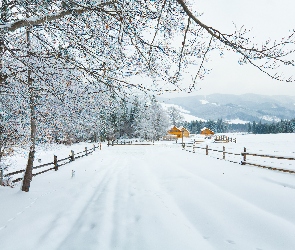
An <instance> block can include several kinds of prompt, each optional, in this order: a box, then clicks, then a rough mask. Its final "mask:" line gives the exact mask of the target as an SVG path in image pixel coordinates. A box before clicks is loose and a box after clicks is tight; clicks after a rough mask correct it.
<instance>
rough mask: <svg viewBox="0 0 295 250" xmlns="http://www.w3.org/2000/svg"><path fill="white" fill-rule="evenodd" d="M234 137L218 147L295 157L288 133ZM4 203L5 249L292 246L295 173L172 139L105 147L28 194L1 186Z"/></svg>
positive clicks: (1, 235) (1, 234)
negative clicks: (185, 146)
mask: <svg viewBox="0 0 295 250" xmlns="http://www.w3.org/2000/svg"><path fill="white" fill-rule="evenodd" d="M230 136H231V137H235V138H237V143H236V144H234V143H227V144H223V145H225V146H226V148H230V147H231V148H232V150H236V151H239V152H241V150H242V149H243V147H247V150H248V149H249V150H250V151H253V152H257V151H259V150H263V152H265V153H272V154H277V155H290V154H291V155H292V154H294V153H293V151H295V149H294V146H295V142H294V141H295V136H294V134H286V135H242V134H238V135H230ZM202 144H209V147H222V146H223V145H222V144H218V145H217V144H216V143H213V142H212V141H210V140H207V141H204V142H203V143H202ZM81 146H82V147H84V145H80V147H79V148H81ZM69 149H72V147H69V148H67V147H62V146H61V147H60V148H59V152H60V153H61V152H63V151H69ZM77 150H78V149H77ZM53 151H54V149H52V152H53ZM52 152H51V153H52ZM39 154H40V156H41V155H42V153H40V152H39ZM68 154H69V152H66V155H68ZM44 155H46V156H48V155H49V154H44ZM15 157H16V156H15ZM48 157H49V156H48ZM44 161H45V160H44ZM42 162H43V159H42ZM72 170H75V172H76V173H75V176H74V177H73V178H72V177H71V175H72ZM0 198H1V206H0V213H1V217H0V242H1V249H13V250H18V249H22V250H23V249H28V250H29V249H38V250H39V249H40V250H42V249H48V250H54V249H60V250H64V249H65V250H67V249H69V250H74V249H77V250H80V249H85V250H90V249H97V250H108V249H124V250H138V249H140V250H145V249H146V250H166V249H169V250H196V249H200V250H207V249H217V250H219V249H221V250H223V249H224V250H227V249H229V250H230V249H238V250H240V249H245V250H249V249H253V250H262V249H264V250H270V249H279V250H282V249H284V250H285V249H286V250H287V249H290V250H291V249H292V250H293V249H295V212H294V211H295V175H292V174H288V173H281V172H278V171H270V170H266V169H261V168H257V167H251V166H247V165H246V166H244V165H239V164H234V163H230V162H228V161H223V160H217V159H215V158H213V157H210V156H206V155H205V154H204V153H203V154H202V153H196V154H193V153H189V152H187V151H185V150H181V147H180V144H175V143H174V142H159V143H156V144H155V145H150V146H135V145H126V146H123V145H119V146H114V147H107V146H106V145H105V144H104V145H103V148H102V150H101V151H98V150H97V151H95V152H94V153H93V154H92V155H90V156H88V157H85V158H81V159H77V160H76V161H75V162H73V163H71V164H68V165H65V166H63V167H61V168H60V169H59V170H58V171H57V172H55V171H51V172H47V173H45V174H42V175H39V176H36V177H35V178H33V181H32V183H31V189H30V192H29V193H24V192H21V191H20V186H16V187H15V188H9V187H0Z"/></svg>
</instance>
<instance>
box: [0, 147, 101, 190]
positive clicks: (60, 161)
mask: <svg viewBox="0 0 295 250" xmlns="http://www.w3.org/2000/svg"><path fill="white" fill-rule="evenodd" d="M97 148H99V149H100V150H101V143H100V144H98V146H95V145H94V144H93V147H92V148H91V149H88V148H87V147H85V149H84V150H83V151H81V152H78V153H75V152H74V150H71V154H70V155H69V156H68V157H65V158H63V159H57V156H56V155H54V156H53V162H48V163H45V164H41V165H38V166H35V167H33V169H40V168H44V167H47V166H52V167H50V168H47V169H44V170H42V171H40V172H36V173H33V174H32V176H33V177H34V176H36V175H39V174H43V173H46V172H48V171H50V170H55V171H57V170H58V168H59V167H61V166H63V165H66V164H69V163H71V162H72V161H75V159H78V158H81V157H84V156H88V155H89V154H91V153H92V152H94V151H95V149H97ZM23 172H25V169H21V170H17V171H14V172H11V173H7V174H3V170H2V169H0V185H2V183H3V179H4V178H11V176H14V175H17V174H21V173H23ZM22 179H23V177H19V178H16V179H14V180H12V181H11V182H12V183H15V182H18V181H21V180H22Z"/></svg>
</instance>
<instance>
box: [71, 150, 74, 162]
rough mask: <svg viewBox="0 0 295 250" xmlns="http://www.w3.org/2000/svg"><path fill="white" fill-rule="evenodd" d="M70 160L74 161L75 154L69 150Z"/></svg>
mask: <svg viewBox="0 0 295 250" xmlns="http://www.w3.org/2000/svg"><path fill="white" fill-rule="evenodd" d="M71 160H72V161H74V160H75V152H74V150H71Z"/></svg>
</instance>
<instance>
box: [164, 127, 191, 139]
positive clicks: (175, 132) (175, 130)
mask: <svg viewBox="0 0 295 250" xmlns="http://www.w3.org/2000/svg"><path fill="white" fill-rule="evenodd" d="M182 131H183V137H189V131H188V130H187V129H186V128H184V127H180V128H177V127H176V126H173V127H172V128H171V129H170V130H168V135H176V136H177V138H181V137H182Z"/></svg>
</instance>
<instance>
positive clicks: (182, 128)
mask: <svg viewBox="0 0 295 250" xmlns="http://www.w3.org/2000/svg"><path fill="white" fill-rule="evenodd" d="M179 129H180V130H181V131H183V137H189V136H190V132H189V131H188V130H187V129H186V128H185V127H182V126H181V127H180V128H179Z"/></svg>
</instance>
